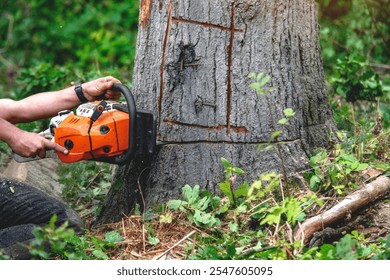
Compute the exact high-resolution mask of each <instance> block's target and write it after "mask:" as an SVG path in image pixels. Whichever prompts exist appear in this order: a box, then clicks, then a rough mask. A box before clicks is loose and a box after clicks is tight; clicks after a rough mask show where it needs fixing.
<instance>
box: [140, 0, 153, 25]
mask: <svg viewBox="0 0 390 280" xmlns="http://www.w3.org/2000/svg"><path fill="white" fill-rule="evenodd" d="M151 8H152V1H151V0H141V15H140V17H139V21H140V23H141V27H142V29H144V28H145V27H147V26H148V23H149V19H150V11H151Z"/></svg>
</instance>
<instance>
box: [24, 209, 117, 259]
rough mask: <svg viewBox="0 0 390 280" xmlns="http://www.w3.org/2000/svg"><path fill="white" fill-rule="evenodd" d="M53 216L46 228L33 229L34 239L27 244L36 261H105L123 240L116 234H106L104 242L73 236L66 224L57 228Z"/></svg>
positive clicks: (97, 239)
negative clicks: (110, 251)
mask: <svg viewBox="0 0 390 280" xmlns="http://www.w3.org/2000/svg"><path fill="white" fill-rule="evenodd" d="M56 220H57V217H56V216H55V215H54V216H53V217H52V218H51V220H50V223H49V224H48V225H47V226H43V227H37V228H35V229H34V232H33V233H34V236H35V238H34V239H33V240H32V241H31V242H30V244H29V250H30V254H31V255H32V256H33V257H35V258H37V259H44V260H48V259H65V260H106V259H109V256H108V255H107V253H109V250H111V249H112V248H115V247H116V243H118V242H121V241H123V240H124V238H123V237H122V236H120V235H119V233H117V232H108V233H106V234H105V238H104V240H101V239H99V238H97V237H95V236H91V235H83V236H77V235H75V233H74V231H73V229H70V228H68V227H67V223H65V224H63V225H61V226H59V227H57V226H56Z"/></svg>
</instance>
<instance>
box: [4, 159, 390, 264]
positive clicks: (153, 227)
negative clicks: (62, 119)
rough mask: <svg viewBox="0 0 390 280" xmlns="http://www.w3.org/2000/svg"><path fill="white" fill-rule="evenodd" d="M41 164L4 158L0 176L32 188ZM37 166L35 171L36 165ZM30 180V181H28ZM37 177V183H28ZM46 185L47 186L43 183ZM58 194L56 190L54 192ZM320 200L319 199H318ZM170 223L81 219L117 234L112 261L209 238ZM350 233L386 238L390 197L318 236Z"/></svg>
mask: <svg viewBox="0 0 390 280" xmlns="http://www.w3.org/2000/svg"><path fill="white" fill-rule="evenodd" d="M45 161H46V160H43V161H35V162H29V163H23V164H17V163H15V162H14V161H12V160H10V158H9V157H8V158H7V157H5V158H4V157H3V161H2V162H3V164H2V165H1V166H2V167H1V168H0V175H7V176H11V177H14V178H16V179H22V180H23V179H24V180H26V178H29V179H28V180H29V182H30V183H32V184H33V185H39V184H40V183H42V182H39V180H40V179H39V178H42V177H39V176H38V177H34V176H29V175H26V172H27V173H31V172H32V173H36V172H42V173H46V174H47V173H49V172H50V173H53V172H55V171H54V170H53V164H41V163H42V162H45ZM37 165H39V166H40V167H39V168H37V167H36V166H37ZM364 175H365V176H368V177H367V178H365V180H364V181H365V182H371V181H373V180H374V179H375V178H377V177H378V176H379V175H380V173H378V172H377V171H375V170H369V171H368V172H366V174H364ZM45 177H46V179H45V180H49V181H50V180H51V183H52V184H53V185H55V186H56V187H58V182H56V178H58V177H57V176H55V175H53V174H52V175H51V176H45ZM31 178H32V179H31ZM34 178H37V180H38V181H37V182H31V180H34ZM45 184H50V182H46V183H45ZM57 191H58V190H57ZM319 198H320V199H321V197H319ZM328 201H329V203H327V205H326V206H325V207H322V209H321V208H320V209H317V210H316V211H313V212H312V213H311V214H309V215H308V216H315V215H321V214H322V213H324V212H325V211H326V210H328V209H330V208H331V207H333V206H335V205H337V203H339V202H340V199H339V198H338V199H337V198H335V199H329V198H328ZM171 214H172V216H171V217H170V218H171V221H170V222H169V223H167V222H163V221H160V220H159V218H158V215H157V214H154V215H155V216H154V217H153V216H152V217H149V219H145V217H144V216H141V215H130V216H127V217H123V218H122V220H121V221H119V222H116V223H111V224H106V225H100V226H98V227H92V226H90V225H91V224H92V218H91V217H86V218H85V217H84V219H86V225H87V228H88V230H89V231H90V234H92V235H94V236H97V237H100V238H102V239H103V238H104V235H105V234H106V233H107V232H111V231H117V232H118V233H120V235H121V236H122V237H124V240H123V241H121V242H119V243H118V244H117V245H118V246H119V249H118V248H116V249H115V250H113V252H112V253H111V254H110V256H111V259H117V260H125V259H126V260H127V259H130V260H156V259H187V258H188V257H190V256H191V255H192V254H194V253H195V250H196V248H197V246H196V245H197V244H196V242H197V241H196V240H197V237H199V236H202V237H204V236H208V235H211V232H208V230H207V229H206V230H202V229H200V228H198V227H195V226H194V225H193V224H192V223H190V222H189V220H188V218H187V216H186V215H185V214H183V213H182V212H172V213H171ZM224 226H226V227H228V223H227V222H226V221H225V224H222V227H224ZM352 230H356V231H357V232H359V233H361V234H364V236H365V237H366V239H368V241H369V242H375V241H376V240H377V239H378V238H386V236H387V235H388V234H389V232H390V194H389V193H387V195H386V196H385V197H382V198H381V199H378V200H377V201H374V202H373V203H370V204H369V205H368V206H365V207H363V208H361V209H359V210H358V211H356V212H355V213H352V215H350V216H348V217H347V218H346V219H344V220H342V221H340V222H338V223H335V224H334V225H332V228H327V229H326V230H324V231H323V232H322V233H320V235H319V236H320V237H321V243H322V244H323V243H327V242H333V241H337V240H338V239H340V238H341V237H342V236H344V235H345V234H346V233H350V232H351V231H352ZM151 231H152V232H153V233H154V235H155V236H158V242H155V243H151V242H150V240H149V239H148V233H149V232H151Z"/></svg>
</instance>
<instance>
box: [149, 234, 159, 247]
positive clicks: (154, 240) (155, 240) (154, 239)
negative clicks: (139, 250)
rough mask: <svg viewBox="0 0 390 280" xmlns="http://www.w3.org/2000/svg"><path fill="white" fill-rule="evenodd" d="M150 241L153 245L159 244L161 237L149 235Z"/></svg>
mask: <svg viewBox="0 0 390 280" xmlns="http://www.w3.org/2000/svg"><path fill="white" fill-rule="evenodd" d="M148 242H149V243H150V244H152V245H157V244H158V243H160V239H158V238H157V237H151V236H148Z"/></svg>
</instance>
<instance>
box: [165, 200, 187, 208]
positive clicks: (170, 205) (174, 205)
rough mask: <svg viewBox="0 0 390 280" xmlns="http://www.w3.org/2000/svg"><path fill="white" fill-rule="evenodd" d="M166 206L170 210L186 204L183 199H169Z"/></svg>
mask: <svg viewBox="0 0 390 280" xmlns="http://www.w3.org/2000/svg"><path fill="white" fill-rule="evenodd" d="M167 205H168V208H169V209H171V210H177V209H179V207H180V206H182V205H187V202H186V201H183V200H170V201H168V204H167Z"/></svg>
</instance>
